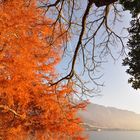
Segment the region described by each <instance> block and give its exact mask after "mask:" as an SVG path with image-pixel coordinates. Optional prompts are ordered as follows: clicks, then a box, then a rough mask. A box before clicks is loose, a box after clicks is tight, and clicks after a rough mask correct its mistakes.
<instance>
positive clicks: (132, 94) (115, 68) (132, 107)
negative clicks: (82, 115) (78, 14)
mask: <svg viewBox="0 0 140 140" xmlns="http://www.w3.org/2000/svg"><path fill="white" fill-rule="evenodd" d="M130 20H131V16H130V14H129V12H126V13H124V17H123V22H122V23H118V24H117V25H116V29H115V30H116V32H118V31H121V27H128V26H129V25H130ZM124 34H125V33H124ZM70 43H71V46H73V42H70ZM66 61H67V60H66V59H65V61H63V62H64V63H65V62H66ZM62 65H63V64H62ZM62 65H61V66H62ZM61 66H60V67H61ZM61 68H62V67H61ZM61 68H60V69H61ZM79 68H80V67H79ZM125 71H126V67H124V66H122V58H120V59H119V60H117V61H116V62H114V61H113V59H112V58H110V57H108V62H106V63H104V64H103V65H102V69H101V72H102V73H103V74H104V75H103V77H102V79H101V81H102V82H104V87H102V89H101V92H100V94H101V96H96V97H93V98H90V101H91V102H93V103H96V104H100V105H104V106H111V107H116V108H119V109H124V110H129V111H133V112H136V113H139V114H140V90H134V89H133V88H132V87H131V85H130V84H128V78H129V75H128V74H127V73H126V72H125ZM91 86H92V85H91Z"/></svg>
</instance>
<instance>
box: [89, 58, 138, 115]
mask: <svg viewBox="0 0 140 140" xmlns="http://www.w3.org/2000/svg"><path fill="white" fill-rule="evenodd" d="M125 70H126V67H124V66H122V60H121V59H119V60H118V61H116V62H115V63H114V61H112V60H110V61H108V62H107V63H106V64H104V66H103V69H102V72H103V73H104V76H103V78H102V81H104V87H103V88H102V90H101V93H100V94H101V96H96V97H94V98H90V101H91V102H93V103H97V104H100V105H105V106H112V107H116V108H119V109H125V110H129V111H134V112H136V113H140V90H134V89H133V88H132V87H131V84H128V78H129V75H128V74H127V73H126V72H125Z"/></svg>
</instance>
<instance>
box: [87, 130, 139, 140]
mask: <svg viewBox="0 0 140 140" xmlns="http://www.w3.org/2000/svg"><path fill="white" fill-rule="evenodd" d="M87 134H88V135H89V140H140V131H101V132H96V131H89V132H87Z"/></svg>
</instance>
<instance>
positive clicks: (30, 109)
mask: <svg viewBox="0 0 140 140" xmlns="http://www.w3.org/2000/svg"><path fill="white" fill-rule="evenodd" d="M43 14H44V11H43V10H40V9H37V8H36V1H35V0H32V1H31V2H30V3H29V1H24V0H18V1H17V0H5V1H3V2H2V3H0V137H1V138H0V139H2V140H25V139H30V140H36V139H39V140H54V139H55V140H60V139H62V140H63V139H64V140H65V139H73V140H82V139H84V138H82V136H81V131H82V128H81V126H80V123H81V121H80V119H79V118H77V117H76V113H77V111H78V110H79V109H80V108H84V106H85V103H79V104H74V103H72V99H70V97H72V95H73V92H75V91H73V84H74V83H72V82H70V83H69V84H68V85H65V84H58V85H57V86H56V85H55V86H50V85H49V81H50V80H52V79H54V78H56V77H57V73H56V71H55V66H56V64H57V63H58V62H59V61H60V55H61V54H62V49H61V48H62V45H63V42H62V38H64V37H65V34H63V36H62V31H63V32H64V30H62V29H61V31H60V30H59V29H58V30H56V31H55V34H54V36H58V35H59V34H61V37H60V38H56V40H55V43H53V45H50V44H49V42H50V40H51V35H52V32H53V28H51V27H49V26H47V25H48V23H51V22H52V21H51V20H50V19H47V18H44V16H43Z"/></svg>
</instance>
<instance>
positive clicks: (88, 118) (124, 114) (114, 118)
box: [78, 103, 140, 130]
mask: <svg viewBox="0 0 140 140" xmlns="http://www.w3.org/2000/svg"><path fill="white" fill-rule="evenodd" d="M78 116H80V117H81V119H82V120H83V122H84V123H83V124H84V125H85V126H86V128H87V127H88V128H90V129H91V128H102V129H111V130H113V129H114V130H116V129H118V130H140V114H136V113H134V112H131V111H127V110H121V109H117V108H113V107H105V106H102V105H97V104H93V103H90V104H89V105H88V106H87V107H86V110H85V111H80V112H79V113H78Z"/></svg>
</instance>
